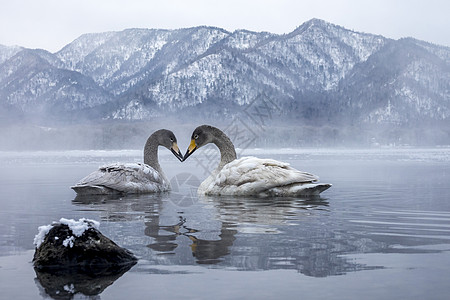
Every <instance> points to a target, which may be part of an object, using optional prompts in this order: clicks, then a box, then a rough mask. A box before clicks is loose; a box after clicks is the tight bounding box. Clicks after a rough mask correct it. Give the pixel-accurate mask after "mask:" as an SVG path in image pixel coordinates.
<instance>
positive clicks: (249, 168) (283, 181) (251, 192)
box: [184, 125, 331, 197]
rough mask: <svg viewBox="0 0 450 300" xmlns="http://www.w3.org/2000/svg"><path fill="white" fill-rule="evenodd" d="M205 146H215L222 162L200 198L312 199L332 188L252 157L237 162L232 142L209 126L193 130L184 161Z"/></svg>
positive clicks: (204, 184)
mask: <svg viewBox="0 0 450 300" xmlns="http://www.w3.org/2000/svg"><path fill="white" fill-rule="evenodd" d="M208 143H214V144H215V145H216V146H217V147H218V148H219V151H220V154H221V160H220V163H219V166H218V167H217V169H216V170H214V171H213V172H212V174H211V175H210V176H209V177H208V178H207V179H206V180H205V181H203V182H202V183H201V184H200V186H199V188H198V193H199V194H204V195H232V196H260V197H267V196H274V197H289V196H290V197H295V196H315V195H319V194H320V193H321V192H323V191H325V190H326V189H328V188H330V187H331V184H328V183H319V182H318V181H319V178H318V177H317V176H316V175H313V174H310V173H307V172H302V171H299V170H296V169H294V168H292V167H291V166H290V165H289V164H288V163H284V162H280V161H277V160H273V159H261V158H256V157H251V156H250V157H242V158H240V159H237V158H236V152H235V149H234V146H233V144H232V142H231V140H230V139H229V138H228V137H227V136H226V135H225V134H224V133H223V132H222V131H220V130H219V129H217V128H215V127H212V126H208V125H202V126H199V127H197V129H195V130H194V133H193V134H192V139H191V144H190V146H189V148H188V151H187V152H186V154H185V156H184V160H186V158H187V157H189V156H190V155H191V154H192V153H193V152H194V151H195V150H196V149H197V148H199V147H201V146H203V145H206V144H208Z"/></svg>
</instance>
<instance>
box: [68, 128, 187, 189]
mask: <svg viewBox="0 0 450 300" xmlns="http://www.w3.org/2000/svg"><path fill="white" fill-rule="evenodd" d="M158 146H164V147H166V148H167V149H169V150H170V151H172V153H173V154H174V155H175V156H176V157H177V158H178V159H179V160H180V161H183V155H182V154H181V151H180V150H179V149H178V145H177V139H176V137H175V135H174V134H173V132H172V131H170V130H167V129H160V130H157V131H155V132H154V133H153V134H152V135H150V137H149V138H148V139H147V142H146V143H145V147H144V163H125V164H122V163H114V164H110V165H106V166H103V167H100V168H99V169H98V170H97V171H94V172H92V173H91V174H89V175H88V176H86V177H84V178H83V179H81V180H80V182H78V183H77V184H76V185H75V186H72V187H71V188H72V189H73V190H75V192H77V194H78V195H105V194H106V195H108V194H127V193H129V194H142V193H156V192H164V191H168V190H169V189H170V183H169V180H168V179H167V177H166V176H165V175H164V173H163V171H162V169H161V166H160V165H159V162H158Z"/></svg>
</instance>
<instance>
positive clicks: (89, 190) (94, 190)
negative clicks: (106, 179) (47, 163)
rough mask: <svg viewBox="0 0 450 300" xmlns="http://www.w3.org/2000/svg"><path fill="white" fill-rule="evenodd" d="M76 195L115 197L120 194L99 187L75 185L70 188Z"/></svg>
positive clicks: (116, 191) (104, 187)
mask: <svg viewBox="0 0 450 300" xmlns="http://www.w3.org/2000/svg"><path fill="white" fill-rule="evenodd" d="M70 188H71V189H73V190H74V191H75V192H76V193H77V195H80V196H83V195H116V194H121V192H120V191H118V190H114V189H111V188H108V187H106V186H100V185H75V186H72V187H70Z"/></svg>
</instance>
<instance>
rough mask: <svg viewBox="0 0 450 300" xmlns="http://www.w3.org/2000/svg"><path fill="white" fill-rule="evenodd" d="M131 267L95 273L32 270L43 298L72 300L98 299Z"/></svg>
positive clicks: (129, 265)
mask: <svg viewBox="0 0 450 300" xmlns="http://www.w3.org/2000/svg"><path fill="white" fill-rule="evenodd" d="M133 265H134V264H128V265H124V266H122V267H121V268H120V269H114V270H113V271H111V270H104V271H99V272H96V273H79V272H70V271H65V272H44V271H41V270H39V269H37V268H34V271H35V273H36V278H35V283H36V285H37V287H38V289H39V291H40V294H41V296H42V297H43V298H47V296H48V297H51V298H53V299H72V298H74V297H77V298H80V297H81V298H83V296H88V297H89V299H100V296H99V294H101V293H102V292H103V291H104V290H105V289H106V288H107V287H108V286H110V285H112V284H113V283H114V282H115V281H116V280H117V279H119V278H120V277H121V276H122V275H123V274H124V273H126V272H127V271H128V270H130V268H131V267H132V266H133Z"/></svg>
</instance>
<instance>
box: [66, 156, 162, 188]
mask: <svg viewBox="0 0 450 300" xmlns="http://www.w3.org/2000/svg"><path fill="white" fill-rule="evenodd" d="M72 189H74V190H75V191H76V192H77V193H78V194H79V195H83V194H113V193H129V194H139V193H155V192H163V191H167V190H169V189H170V183H169V181H168V180H167V178H166V177H165V176H164V174H160V173H159V172H158V171H156V170H155V169H153V168H152V167H150V166H149V165H146V164H142V163H128V164H121V163H116V164H111V165H106V166H103V167H100V168H99V169H98V170H97V171H94V172H92V173H91V174H89V175H88V176H86V177H84V178H83V179H81V180H80V182H78V183H77V184H76V185H75V186H73V187H72Z"/></svg>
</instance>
